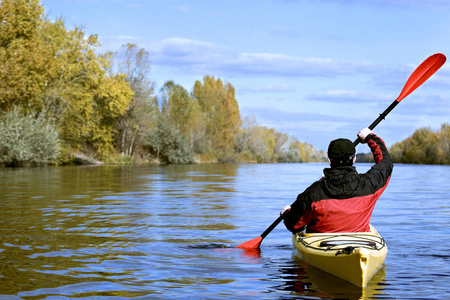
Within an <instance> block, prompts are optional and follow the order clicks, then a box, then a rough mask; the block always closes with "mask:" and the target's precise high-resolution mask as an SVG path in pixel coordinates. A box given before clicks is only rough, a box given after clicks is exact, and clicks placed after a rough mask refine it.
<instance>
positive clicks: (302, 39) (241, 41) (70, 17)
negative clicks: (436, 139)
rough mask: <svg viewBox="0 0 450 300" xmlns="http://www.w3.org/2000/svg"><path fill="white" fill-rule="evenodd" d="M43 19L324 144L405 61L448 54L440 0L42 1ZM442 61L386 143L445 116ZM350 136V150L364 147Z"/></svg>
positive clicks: (377, 99)
mask: <svg viewBox="0 0 450 300" xmlns="http://www.w3.org/2000/svg"><path fill="white" fill-rule="evenodd" d="M41 3H42V4H43V5H44V8H45V11H46V13H48V14H49V15H50V17H51V18H55V17H63V19H64V20H65V23H66V25H67V26H69V27H73V26H83V27H84V28H85V31H86V33H87V34H97V35H98V36H99V40H100V42H101V43H102V46H101V49H100V50H101V51H116V50H118V49H119V48H120V46H121V45H123V44H126V43H134V44H137V45H139V46H140V47H141V48H144V49H146V50H147V51H148V52H149V53H150V58H151V63H152V65H151V74H150V79H151V80H152V81H153V82H154V83H155V87H156V89H157V90H159V88H160V87H161V86H162V85H163V84H164V83H165V82H166V81H167V80H173V81H174V82H175V83H177V84H180V85H182V86H183V87H184V88H186V89H187V90H188V91H191V90H192V87H193V86H194V83H195V81H196V80H202V79H203V77H204V76H205V75H212V76H214V77H216V78H220V79H222V80H223V81H225V82H229V83H231V84H232V85H233V86H234V87H235V88H236V100H237V101H238V103H239V108H240V111H241V114H242V115H243V116H247V115H254V116H255V117H256V120H257V122H258V124H259V125H264V126H268V127H271V128H275V129H276V130H278V131H281V132H283V133H288V134H290V135H293V136H295V137H297V138H298V139H299V140H300V141H302V142H307V143H310V144H312V145H314V146H315V147H316V148H317V149H319V150H325V151H326V149H327V146H328V143H329V141H330V140H332V139H335V138H339V137H344V138H349V139H351V140H354V139H355V138H356V134H357V132H358V131H359V130H360V129H361V128H363V127H366V126H368V125H370V123H372V121H373V120H374V119H375V118H376V117H377V116H378V115H379V114H380V113H381V112H383V111H384V109H385V108H386V107H387V106H388V105H389V104H390V103H391V102H392V101H394V100H395V99H396V98H397V96H398V95H399V94H400V92H401V90H402V88H403V85H404V84H405V82H406V80H407V79H408V77H409V75H410V74H411V73H412V71H413V70H414V68H415V67H416V66H417V65H419V64H420V63H421V62H422V61H423V60H425V59H426V58H427V57H428V56H430V55H432V54H434V53H444V54H446V55H450V18H449V15H450V1H448V0H426V1H424V0H220V1H219V0H189V1H188V0H185V1H181V0H178V1H177V0H164V1H163V0H42V1H41ZM449 66H450V65H447V63H446V64H445V65H444V66H443V67H442V68H441V69H440V70H439V71H438V72H437V73H436V74H435V75H433V76H432V77H431V78H430V79H429V80H428V81H427V82H425V83H424V84H423V85H422V86H421V87H419V88H418V89H417V90H416V91H414V92H413V93H412V94H411V95H409V96H408V97H407V98H406V99H404V100H403V101H402V102H401V103H400V105H398V106H397V107H396V108H395V110H394V111H392V112H391V114H390V115H389V116H388V117H387V119H386V120H384V121H383V122H382V123H381V124H380V125H378V127H377V128H375V130H374V132H376V133H377V134H378V135H379V136H381V137H382V138H383V139H384V140H385V142H386V144H387V145H388V146H390V145H392V144H394V143H396V142H399V141H402V140H403V139H405V138H407V137H409V136H411V135H412V134H413V133H414V131H415V130H416V129H418V128H421V127H431V128H432V129H433V130H437V129H439V128H440V126H441V124H443V123H449V122H450V101H449V100H450V67H449ZM366 147H367V146H364V145H362V146H358V148H357V150H358V151H359V152H368V150H367V148H366Z"/></svg>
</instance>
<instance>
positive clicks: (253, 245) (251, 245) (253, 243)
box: [236, 236, 263, 249]
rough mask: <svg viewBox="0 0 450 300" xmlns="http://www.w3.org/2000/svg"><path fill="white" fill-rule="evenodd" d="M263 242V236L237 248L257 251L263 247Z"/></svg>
mask: <svg viewBox="0 0 450 300" xmlns="http://www.w3.org/2000/svg"><path fill="white" fill-rule="evenodd" d="M262 240H263V238H262V237H261V236H258V237H257V238H255V239H253V240H250V241H248V242H245V243H242V244H240V245H239V246H236V247H238V248H242V249H257V248H259V246H260V245H261V242H262Z"/></svg>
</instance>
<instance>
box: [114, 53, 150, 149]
mask: <svg viewBox="0 0 450 300" xmlns="http://www.w3.org/2000/svg"><path fill="white" fill-rule="evenodd" d="M113 62H114V67H115V68H116V69H117V70H118V72H120V73H121V74H124V75H125V76H126V79H125V80H126V82H127V83H128V85H129V86H130V87H131V88H132V90H133V92H134V96H133V98H132V99H131V101H130V104H129V106H128V108H127V110H126V112H125V114H124V115H122V116H120V117H119V118H118V120H117V125H116V126H117V133H116V146H117V149H118V151H119V152H120V153H122V154H125V155H129V156H134V154H135V153H136V152H139V151H140V149H141V147H142V143H143V140H144V138H145V136H146V135H147V134H148V133H149V132H150V131H151V130H152V129H153V128H154V127H156V118H157V115H158V105H157V99H156V97H155V96H154V84H153V83H152V82H151V81H150V79H149V74H150V57H149V53H148V52H147V51H146V50H145V49H143V48H141V49H139V48H138V46H137V45H135V44H126V45H123V46H122V47H121V49H120V50H119V51H117V52H115V53H114V56H113Z"/></svg>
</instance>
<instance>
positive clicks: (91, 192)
mask: <svg viewBox="0 0 450 300" xmlns="http://www.w3.org/2000/svg"><path fill="white" fill-rule="evenodd" d="M323 167H324V165H320V164H295V165H289V164H286V165H283V164H273V165H188V166H147V167H67V168H66V167H59V168H23V169H0V298H2V296H4V295H9V296H19V297H20V298H21V299H46V298H52V297H54V298H57V299H68V298H94V297H106V298H108V299H111V298H112V299H114V297H118V298H117V299H122V298H125V297H142V299H145V297H147V296H148V297H153V296H155V297H156V298H161V299H164V298H167V299H174V298H183V297H184V298H198V299H223V298H227V299H228V298H231V299H247V298H256V299H261V298H269V299H274V298H275V299H298V298H300V299H301V298H305V297H310V298H320V297H322V298H345V299H353V298H355V299H357V298H359V297H360V298H371V297H372V298H397V299H401V298H408V297H409V298H412V297H415V296H418V295H419V294H417V293H420V295H419V296H422V297H423V298H427V297H430V298H445V297H444V295H448V290H449V281H448V278H449V277H450V270H449V267H448V266H449V264H448V260H449V257H450V254H449V250H448V249H449V247H450V245H449V240H448V229H449V225H448V217H449V216H450V210H449V208H450V206H449V204H448V196H449V193H450V190H449V187H448V182H449V180H450V172H448V171H449V170H450V168H448V167H444V166H433V167H431V166H420V167H415V166H396V168H395V170H394V172H397V173H396V174H394V175H396V176H393V179H392V181H391V183H390V185H389V187H388V189H387V190H386V192H385V193H384V194H383V196H382V198H381V199H380V201H379V203H377V207H376V209H375V211H374V215H373V220H374V221H375V224H374V225H375V226H376V227H377V229H378V230H379V232H380V234H382V235H383V237H384V238H385V239H386V241H387V244H388V245H389V251H390V252H389V254H388V257H387V259H386V264H387V266H386V268H385V269H383V270H382V272H380V273H378V274H377V275H376V276H375V277H374V279H373V280H372V281H371V282H370V283H369V285H368V287H367V288H365V289H359V288H356V287H354V286H353V285H351V284H348V283H346V282H345V281H342V280H340V279H338V278H335V277H333V276H331V275H328V274H326V273H324V272H322V271H319V270H317V269H314V268H313V267H309V266H308V265H306V264H304V263H303V262H301V261H298V260H296V259H295V258H294V257H293V256H292V245H291V236H290V234H289V232H287V231H286V229H285V228H283V226H282V225H280V226H278V227H277V228H276V229H274V230H273V232H272V233H271V234H270V236H268V237H266V239H265V240H264V242H263V244H262V246H261V251H254V252H246V251H243V250H242V249H237V248H234V246H236V245H238V244H240V243H242V242H245V241H247V240H249V239H251V238H254V237H256V236H258V235H259V234H261V232H262V231H263V230H264V229H265V228H267V226H269V225H270V224H271V222H273V220H274V219H276V218H277V216H278V214H279V209H280V207H283V206H284V205H285V204H286V203H290V202H292V201H293V197H294V196H295V195H296V194H297V193H298V191H299V190H301V189H302V188H303V187H306V186H307V185H309V183H310V182H311V181H313V180H315V179H317V174H320V173H321V171H322V169H323ZM434 173H436V174H438V175H439V177H438V178H433V177H432V176H430V174H434ZM402 176H403V177H402ZM409 190H412V191H413V192H411V193H409V192H407V191H409ZM405 191H406V192H405ZM293 195H294V196H293ZM405 233H407V235H408V238H407V239H404V238H399V237H403V236H405ZM418 261H420V262H421V263H420V264H418V263H417V262H418ZM418 285H420V287H421V289H420V291H419V292H418V290H417V289H416V288H414V287H416V286H418ZM416 294H417V295H416Z"/></svg>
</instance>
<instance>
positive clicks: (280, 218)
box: [260, 215, 284, 238]
mask: <svg viewBox="0 0 450 300" xmlns="http://www.w3.org/2000/svg"><path fill="white" fill-rule="evenodd" d="M283 219H284V216H283V215H280V216H279V217H278V219H276V220H275V222H273V223H272V225H270V226H269V227H268V228H267V229H266V230H265V231H264V232H263V233H262V234H261V235H260V237H262V238H265V237H266V236H267V235H268V234H269V233H270V232H271V231H272V230H273V229H274V228H275V227H277V226H278V224H280V222H281V221H282V220H283Z"/></svg>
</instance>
